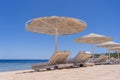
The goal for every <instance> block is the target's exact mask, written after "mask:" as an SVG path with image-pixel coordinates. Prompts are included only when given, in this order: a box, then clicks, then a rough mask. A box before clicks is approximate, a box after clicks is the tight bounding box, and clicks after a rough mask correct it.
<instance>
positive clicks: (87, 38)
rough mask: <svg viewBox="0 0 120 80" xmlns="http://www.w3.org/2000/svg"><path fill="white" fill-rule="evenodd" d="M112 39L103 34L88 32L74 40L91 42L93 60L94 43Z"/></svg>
mask: <svg viewBox="0 0 120 80" xmlns="http://www.w3.org/2000/svg"><path fill="white" fill-rule="evenodd" d="M111 40H112V39H111V38H109V37H106V36H103V35H99V34H94V33H90V34H88V35H85V36H83V37H80V38H76V39H75V42H81V43H86V44H92V54H93V60H94V44H100V43H102V42H106V41H111Z"/></svg>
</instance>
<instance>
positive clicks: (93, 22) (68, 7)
mask: <svg viewBox="0 0 120 80" xmlns="http://www.w3.org/2000/svg"><path fill="white" fill-rule="evenodd" d="M119 3H120V1H119V0H0V59H48V58H49V57H50V56H51V55H52V54H53V52H54V36H50V35H45V34H36V33H32V32H29V31H27V30H26V29H25V23H26V22H27V21H28V20H30V19H33V18H38V17H44V16H67V17H74V18H78V19H82V20H84V21H86V23H87V29H86V30H85V31H83V32H81V33H78V34H74V35H68V36H60V37H59V50H70V51H71V56H70V57H73V56H74V55H76V54H77V53H78V52H79V51H81V50H85V51H91V45H86V44H80V43H79V44H78V43H75V42H73V40H74V39H75V38H77V37H80V36H83V35H86V34H89V33H91V32H93V33H97V34H102V35H106V36H109V37H112V38H113V41H116V42H120V36H119V34H120V5H119ZM95 52H99V53H100V52H105V49H102V48H95Z"/></svg>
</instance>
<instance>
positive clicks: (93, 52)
mask: <svg viewBox="0 0 120 80" xmlns="http://www.w3.org/2000/svg"><path fill="white" fill-rule="evenodd" d="M92 57H93V63H94V44H92Z"/></svg>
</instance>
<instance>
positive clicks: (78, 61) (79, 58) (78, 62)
mask: <svg viewBox="0 0 120 80" xmlns="http://www.w3.org/2000/svg"><path fill="white" fill-rule="evenodd" d="M90 57H91V55H90V54H89V53H87V52H85V51H81V52H79V53H78V54H77V55H76V56H75V57H74V58H73V59H71V60H70V61H69V62H71V63H73V64H74V66H75V67H83V66H87V65H86V61H87V60H88V59H90Z"/></svg>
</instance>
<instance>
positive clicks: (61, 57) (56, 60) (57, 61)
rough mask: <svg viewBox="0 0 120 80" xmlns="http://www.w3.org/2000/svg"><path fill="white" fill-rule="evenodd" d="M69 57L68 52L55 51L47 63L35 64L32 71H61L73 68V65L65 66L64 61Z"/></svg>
mask: <svg viewBox="0 0 120 80" xmlns="http://www.w3.org/2000/svg"><path fill="white" fill-rule="evenodd" d="M69 55H70V51H57V52H55V53H54V54H53V55H52V56H51V58H50V59H49V61H48V62H47V63H41V64H35V65H33V66H32V69H34V70H35V71H39V70H40V69H47V70H50V69H52V68H53V69H61V68H68V67H71V66H73V64H67V63H66V60H67V58H68V56H69Z"/></svg>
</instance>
